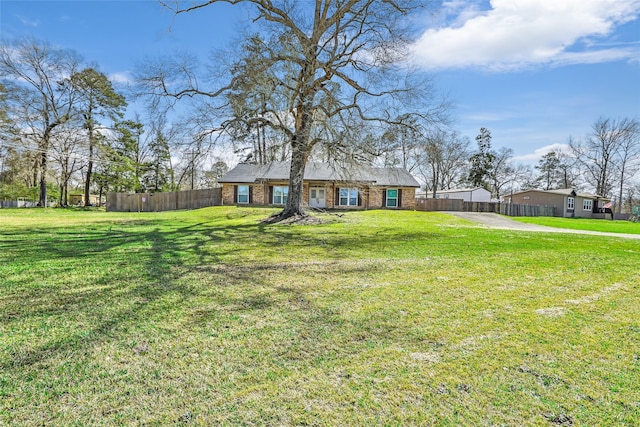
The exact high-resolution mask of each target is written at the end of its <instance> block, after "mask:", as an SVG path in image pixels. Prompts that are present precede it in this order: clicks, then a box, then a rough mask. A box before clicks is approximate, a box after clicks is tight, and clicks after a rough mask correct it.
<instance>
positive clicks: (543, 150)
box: [513, 144, 571, 162]
mask: <svg viewBox="0 0 640 427" xmlns="http://www.w3.org/2000/svg"><path fill="white" fill-rule="evenodd" d="M551 151H560V152H562V153H566V154H569V153H570V152H571V150H570V148H569V144H551V145H545V146H544V147H540V148H536V149H535V150H534V152H533V153H529V154H523V155H521V156H515V157H514V158H513V160H516V161H519V162H524V161H538V160H540V159H541V158H542V156H544V155H545V154H547V153H550V152H551Z"/></svg>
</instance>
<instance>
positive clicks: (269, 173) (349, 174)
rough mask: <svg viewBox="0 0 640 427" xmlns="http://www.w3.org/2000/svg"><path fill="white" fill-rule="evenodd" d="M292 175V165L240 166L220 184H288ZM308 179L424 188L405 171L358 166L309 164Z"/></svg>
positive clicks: (306, 170)
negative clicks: (340, 167) (270, 182)
mask: <svg viewBox="0 0 640 427" xmlns="http://www.w3.org/2000/svg"><path fill="white" fill-rule="evenodd" d="M289 171H290V163H289V162H273V163H269V164H267V165H251V164H247V163H240V164H239V165H238V166H236V167H235V168H233V169H231V170H230V171H229V172H227V173H226V174H224V176H223V177H222V178H220V180H219V182H221V183H224V182H234V183H252V182H257V181H287V180H289ZM304 179H305V181H342V182H344V181H346V182H367V183H371V184H373V185H380V186H398V187H420V184H419V183H418V181H416V179H415V178H414V177H413V176H411V174H410V173H409V172H407V171H406V170H404V169H400V168H373V167H370V166H354V167H353V168H351V169H349V170H347V169H338V168H337V167H334V166H332V165H330V164H329V163H313V162H310V163H308V164H307V166H306V168H305V171H304Z"/></svg>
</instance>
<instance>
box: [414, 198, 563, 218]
mask: <svg viewBox="0 0 640 427" xmlns="http://www.w3.org/2000/svg"><path fill="white" fill-rule="evenodd" d="M416 210H419V211H429V212H437V211H452V212H493V213H499V214H501V215H508V216H555V207H554V206H535V205H517V204H515V203H498V202H465V201H463V200H462V199H417V200H416Z"/></svg>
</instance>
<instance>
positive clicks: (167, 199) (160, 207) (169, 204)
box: [106, 188, 222, 212]
mask: <svg viewBox="0 0 640 427" xmlns="http://www.w3.org/2000/svg"><path fill="white" fill-rule="evenodd" d="M221 204H222V188H208V189H205V190H190V191H172V192H168V193H108V194H107V204H106V209H107V212H161V211H174V210H180V209H200V208H206V207H209V206H219V205H221Z"/></svg>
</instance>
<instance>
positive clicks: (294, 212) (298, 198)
mask: <svg viewBox="0 0 640 427" xmlns="http://www.w3.org/2000/svg"><path fill="white" fill-rule="evenodd" d="M292 148H293V152H292V153H291V170H290V173H289V196H288V198H287V204H286V206H285V208H284V210H283V211H282V212H281V213H280V214H278V218H280V219H286V218H291V217H294V216H305V212H304V209H303V207H302V204H303V203H302V202H303V181H304V170H305V166H306V164H307V158H308V157H309V152H308V151H309V150H308V149H307V148H306V147H305V146H304V145H302V144H295V145H292Z"/></svg>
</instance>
